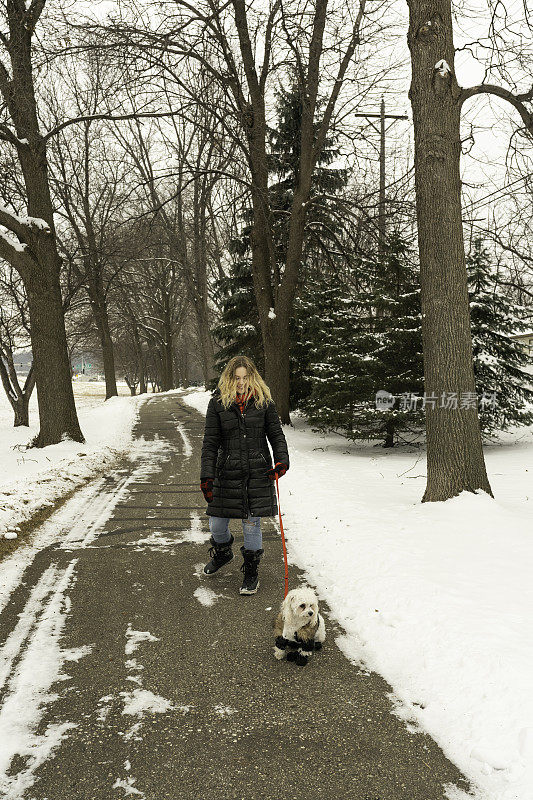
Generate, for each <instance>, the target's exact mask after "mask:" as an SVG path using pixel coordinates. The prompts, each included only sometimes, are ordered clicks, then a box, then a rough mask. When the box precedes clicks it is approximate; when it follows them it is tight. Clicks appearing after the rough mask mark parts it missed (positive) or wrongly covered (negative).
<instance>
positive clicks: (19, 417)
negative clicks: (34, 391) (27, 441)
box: [13, 394, 30, 428]
mask: <svg viewBox="0 0 533 800" xmlns="http://www.w3.org/2000/svg"><path fill="white" fill-rule="evenodd" d="M29 404H30V398H29V397H27V396H26V395H25V394H23V395H21V396H20V397H17V399H16V401H15V403H14V404H13V411H14V412H15V421H14V423H13V426H14V427H15V428H18V427H19V426H20V425H24V426H25V427H27V428H29V425H30V413H29V409H28V406H29Z"/></svg>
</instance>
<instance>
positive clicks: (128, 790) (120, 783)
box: [113, 775, 144, 797]
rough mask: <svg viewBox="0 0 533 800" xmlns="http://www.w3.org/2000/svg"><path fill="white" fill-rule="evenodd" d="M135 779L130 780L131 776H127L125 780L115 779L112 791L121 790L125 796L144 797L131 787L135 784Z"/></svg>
mask: <svg viewBox="0 0 533 800" xmlns="http://www.w3.org/2000/svg"><path fill="white" fill-rule="evenodd" d="M135 780H136V779H135V778H132V777H131V775H129V776H128V778H127V780H125V781H124V780H122V778H117V779H116V781H115V783H114V784H113V789H123V790H124V792H125V794H126V795H135V796H136V797H144V794H143V793H142V792H140V791H139V790H138V789H136V788H135V786H134V785H133V784H134V783H135Z"/></svg>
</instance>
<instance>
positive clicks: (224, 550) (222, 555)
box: [204, 534, 235, 575]
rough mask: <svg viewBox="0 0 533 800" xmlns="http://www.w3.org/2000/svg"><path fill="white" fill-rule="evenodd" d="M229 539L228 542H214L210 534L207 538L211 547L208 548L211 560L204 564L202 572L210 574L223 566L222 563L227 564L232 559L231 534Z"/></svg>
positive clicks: (232, 540) (232, 539)
mask: <svg viewBox="0 0 533 800" xmlns="http://www.w3.org/2000/svg"><path fill="white" fill-rule="evenodd" d="M230 536H231V539H230V540H229V542H222V543H219V542H215V540H214V539H213V537H212V536H211V537H210V539H209V542H210V544H211V545H212V547H210V548H209V555H210V556H212V558H211V561H210V562H209V563H208V564H206V565H205V567H204V572H205V574H206V575H212V574H213V572H216V571H217V569H220V567H223V566H224V564H229V562H230V561H233V558H234V556H233V551H232V549H231V545H232V544H233V542H234V541H235V539H234V538H233V534H230Z"/></svg>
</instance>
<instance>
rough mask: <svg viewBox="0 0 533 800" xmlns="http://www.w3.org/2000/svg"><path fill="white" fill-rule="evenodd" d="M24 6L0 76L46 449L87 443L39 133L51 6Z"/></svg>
mask: <svg viewBox="0 0 533 800" xmlns="http://www.w3.org/2000/svg"><path fill="white" fill-rule="evenodd" d="M22 7H23V4H19V3H8V4H7V6H6V8H7V15H8V20H9V30H10V37H9V43H8V44H5V42H6V37H3V41H4V44H5V46H6V48H7V50H8V52H9V56H10V60H11V65H12V77H11V80H8V78H7V71H6V69H5V67H4V66H3V62H2V70H0V90H1V92H2V96H3V99H4V103H5V106H6V107H7V110H8V111H9V115H10V117H11V121H12V123H13V125H14V127H15V130H16V133H17V145H16V147H17V153H18V158H19V162H20V166H21V169H22V173H23V176H24V185H25V189H26V196H27V213H28V218H29V220H31V221H29V222H28V225H27V231H26V236H27V239H28V240H29V242H30V243H31V247H29V248H26V249H25V251H24V254H23V257H20V258H19V256H18V254H15V259H14V260H13V266H14V267H15V269H17V270H18V272H19V274H20V275H21V277H22V279H23V281H24V285H25V287H26V292H27V295H28V307H29V316H30V326H31V343H32V350H33V356H34V364H35V378H36V384H37V397H38V403H39V420H40V425H41V428H40V431H39V434H38V436H37V437H36V438H35V440H34V442H33V444H34V445H35V446H38V447H45V446H47V445H50V444H56V443H58V442H60V441H62V440H63V439H64V438H65V437H68V438H70V439H74V440H75V441H77V442H83V441H84V439H83V435H82V432H81V430H80V426H79V423H78V417H77V414H76V406H75V403H74V393H73V390H72V377H71V375H72V371H71V366H70V362H69V357H68V350H67V338H66V334H65V320H64V314H63V305H62V300H61V288H60V283H59V268H60V263H61V261H60V257H59V253H58V250H57V242H56V233H55V228H54V215H53V206H52V201H51V196H50V185H49V179H48V161H47V154H46V141H45V139H44V138H43V136H42V135H41V132H40V129H39V121H38V113H37V102H36V98H35V90H34V84H33V70H32V45H31V40H32V35H33V32H34V26H35V24H36V21H37V19H38V17H39V14H40V13H41V11H42V9H43V8H44V3H36V4H34V5H32V6H31V9H29V10H28V9H26V8H25V6H24V11H23V12H22V13H21V9H22Z"/></svg>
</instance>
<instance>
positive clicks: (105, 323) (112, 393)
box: [91, 301, 118, 400]
mask: <svg viewBox="0 0 533 800" xmlns="http://www.w3.org/2000/svg"><path fill="white" fill-rule="evenodd" d="M91 305H92V309H93V314H94V319H95V322H96V327H97V328H98V335H99V337H100V345H101V347H102V360H103V362H104V376H105V399H106V400H109V398H110V397H116V396H117V395H118V391H117V379H116V375H115V354H114V348H113V340H112V338H111V332H110V330H109V317H108V315H107V307H106V305H105V302H104V303H96V302H94V301H93V302H92V303H91Z"/></svg>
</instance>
